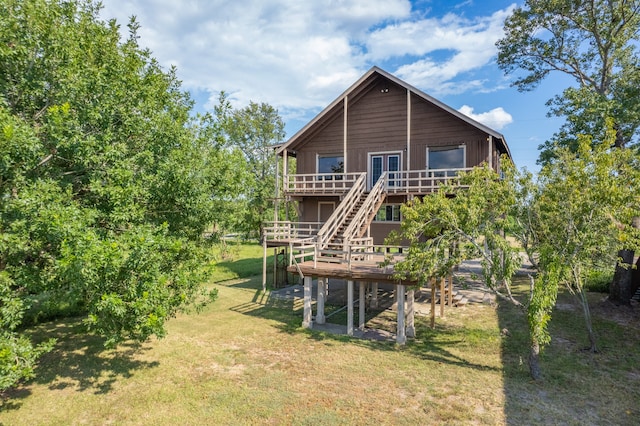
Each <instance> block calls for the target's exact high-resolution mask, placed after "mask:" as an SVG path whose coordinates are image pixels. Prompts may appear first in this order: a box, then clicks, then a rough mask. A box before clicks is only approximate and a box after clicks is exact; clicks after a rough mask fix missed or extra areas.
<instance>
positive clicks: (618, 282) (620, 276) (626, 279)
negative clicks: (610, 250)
mask: <svg viewBox="0 0 640 426" xmlns="http://www.w3.org/2000/svg"><path fill="white" fill-rule="evenodd" d="M633 254H634V252H633V250H626V249H625V250H620V251H619V252H618V259H619V260H618V262H616V272H615V273H614V274H613V281H612V282H611V286H610V287H609V300H610V301H612V302H613V303H615V304H617V305H629V304H630V303H631V297H632V296H633V291H632V287H633V269H631V265H632V264H633Z"/></svg>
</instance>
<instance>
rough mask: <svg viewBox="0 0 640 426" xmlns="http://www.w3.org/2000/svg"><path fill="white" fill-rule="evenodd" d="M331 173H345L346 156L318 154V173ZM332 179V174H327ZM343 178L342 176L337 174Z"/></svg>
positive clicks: (327, 177) (339, 177)
mask: <svg viewBox="0 0 640 426" xmlns="http://www.w3.org/2000/svg"><path fill="white" fill-rule="evenodd" d="M320 173H331V174H339V175H342V174H343V173H344V157H343V156H342V155H327V156H318V174H320ZM325 178H326V179H331V176H325ZM336 178H338V179H341V178H342V176H336Z"/></svg>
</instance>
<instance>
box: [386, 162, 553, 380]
mask: <svg viewBox="0 0 640 426" xmlns="http://www.w3.org/2000/svg"><path fill="white" fill-rule="evenodd" d="M503 163H504V170H503V172H504V176H503V177H501V176H500V175H499V174H498V173H496V172H495V171H494V170H491V169H490V168H489V167H487V166H484V167H478V168H475V169H473V170H472V171H470V172H469V173H466V174H464V175H462V176H461V178H460V186H455V185H449V184H447V185H442V186H440V187H439V191H438V192H436V193H433V194H430V195H428V196H425V197H424V198H423V199H422V200H420V199H415V200H414V201H412V202H411V203H410V204H408V205H405V206H403V207H402V215H403V220H402V226H401V228H402V237H404V238H405V239H407V240H408V241H409V242H410V247H409V251H408V253H407V257H406V259H405V260H404V261H402V262H400V263H399V264H398V265H396V271H397V273H398V275H399V276H401V277H403V276H410V277H411V278H413V279H417V280H419V281H421V282H426V281H427V280H428V279H429V278H430V277H435V278H439V277H444V276H445V275H448V274H450V273H451V270H452V268H453V267H454V266H455V265H458V264H460V263H461V262H462V261H464V260H468V259H475V258H479V259H480V261H481V266H482V277H483V279H484V282H485V284H486V285H487V287H488V288H489V289H491V290H492V291H493V292H494V293H495V294H497V295H498V296H499V297H500V298H502V299H504V300H507V301H509V302H510V303H513V304H514V305H515V306H518V307H520V308H522V309H523V311H525V312H526V313H527V316H528V318H529V331H530V336H531V346H530V358H529V359H530V371H531V374H532V376H533V377H534V378H536V379H538V378H540V368H539V365H538V356H539V352H540V349H541V347H542V346H544V345H545V344H547V343H548V333H547V329H546V325H547V323H548V319H549V318H550V312H551V309H552V308H553V306H554V304H555V298H556V294H557V291H548V290H549V287H548V286H547V287H545V286H541V285H537V283H536V281H534V280H533V278H532V279H531V289H530V296H529V299H528V300H524V301H523V300H519V299H518V298H517V297H515V296H514V294H513V292H512V279H513V276H514V274H515V272H516V271H517V270H518V268H520V266H521V264H522V258H521V255H520V253H519V249H518V248H517V247H514V246H513V245H512V244H511V243H510V242H509V240H508V239H507V238H506V234H505V230H506V229H507V228H509V227H510V225H509V216H510V214H511V213H512V212H513V211H514V210H516V206H517V205H518V203H519V200H518V197H519V195H521V194H523V193H524V192H523V191H522V190H519V189H518V188H520V186H519V185H518V184H517V182H516V180H517V179H518V174H517V172H516V170H515V168H514V167H513V166H512V165H511V164H510V163H509V162H508V161H504V162H503ZM528 179H530V175H528V176H527V177H526V178H525V179H524V180H525V183H526V182H528ZM528 187H529V185H525V188H528Z"/></svg>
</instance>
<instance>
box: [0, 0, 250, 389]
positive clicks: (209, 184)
mask: <svg viewBox="0 0 640 426" xmlns="http://www.w3.org/2000/svg"><path fill="white" fill-rule="evenodd" d="M99 9H100V5H99V3H97V2H94V1H92V0H67V1H62V0H53V1H51V0H0V16H2V19H0V280H1V282H0V299H1V302H0V315H1V317H0V374H2V376H1V377H0V388H6V387H9V386H12V385H14V384H15V383H17V382H18V381H19V380H20V379H21V378H25V377H29V375H30V374H31V372H32V368H33V363H34V362H35V359H36V358H37V356H38V355H39V354H40V353H42V351H44V350H47V349H48V348H50V347H51V344H48V345H39V346H35V347H34V346H33V345H32V344H31V343H30V342H29V341H28V340H27V339H26V338H25V337H23V336H21V335H20V327H21V324H24V323H25V321H27V322H33V321H38V320H42V319H46V318H50V317H51V316H52V315H58V314H64V313H65V312H60V310H61V308H60V307H61V306H70V307H72V310H73V313H83V314H84V315H85V316H86V320H85V323H86V325H87V326H88V328H89V329H90V330H93V331H95V332H97V333H99V334H101V335H102V336H104V337H105V339H106V344H108V345H113V344H116V343H118V342H120V341H122V340H124V339H135V340H144V339H147V338H148V337H149V336H151V335H156V336H163V335H164V334H165V333H166V328H165V322H166V321H167V320H168V319H169V318H171V317H172V316H174V315H175V314H176V313H177V312H179V311H183V310H185V309H189V308H191V307H198V306H201V304H202V303H207V302H208V301H211V300H213V298H215V292H209V291H206V290H205V289H204V288H203V287H202V286H201V282H202V281H203V279H204V276H205V274H206V268H205V267H203V266H202V265H207V264H208V262H207V260H208V258H209V254H208V253H209V252H210V250H208V249H207V246H206V243H207V242H206V241H205V240H204V239H203V237H202V235H203V231H204V230H205V229H206V228H207V227H209V226H210V225H211V224H212V223H216V222H217V221H219V220H220V217H221V216H222V215H223V214H224V208H225V206H226V205H227V204H228V202H227V200H229V199H234V198H236V195H235V193H234V191H236V190H237V188H238V186H239V185H238V184H237V183H236V182H237V180H238V179H234V177H235V176H237V173H236V170H235V168H234V167H233V165H232V164H230V163H229V162H228V161H227V154H228V153H227V152H226V151H225V150H224V149H223V145H224V140H223V137H222V135H221V133H220V129H219V128H218V127H217V126H216V123H215V122H214V120H213V119H212V117H209V116H203V117H193V116H192V114H191V108H192V101H191V100H190V99H189V96H188V94H186V93H185V92H183V91H181V89H180V82H179V81H178V80H177V78H176V75H175V69H171V70H168V71H165V70H163V69H162V68H161V67H160V66H159V64H158V63H157V62H156V60H155V59H153V57H152V56H151V53H150V52H149V51H148V50H144V49H141V48H140V47H139V45H138V42H137V40H138V35H137V29H138V25H137V23H136V22H135V21H134V20H131V22H130V23H129V29H130V35H129V37H128V38H127V39H125V40H122V39H121V37H120V34H119V28H118V24H117V23H116V22H115V21H114V20H112V21H109V22H104V21H102V20H101V19H100V18H99V14H98V12H99ZM27 309H28V312H29V316H28V317H25V312H27ZM18 359H19V360H20V361H19V362H18V361H16V360H18Z"/></svg>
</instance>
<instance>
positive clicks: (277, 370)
mask: <svg viewBox="0 0 640 426" xmlns="http://www.w3.org/2000/svg"><path fill="white" fill-rule="evenodd" d="M242 253H243V254H242V256H243V257H244V260H243V261H240V262H236V263H233V262H226V263H223V264H221V265H218V266H219V267H218V268H217V269H216V274H218V276H217V279H216V280H214V281H217V280H218V279H221V277H226V276H228V275H233V274H236V276H238V277H240V276H244V278H235V279H233V280H231V281H222V282H216V283H212V284H210V285H212V286H215V287H216V288H218V290H219V299H218V300H217V301H216V302H215V303H214V304H212V305H211V306H209V307H208V308H207V309H206V310H205V311H204V312H202V313H200V314H192V315H181V316H179V317H177V318H176V319H174V320H172V321H171V322H170V323H169V334H168V336H167V337H166V338H164V339H162V340H152V341H150V342H148V343H146V344H144V345H141V346H138V347H136V346H127V345H124V346H122V347H120V348H119V349H118V350H116V351H104V350H103V349H102V342H101V341H100V340H99V339H96V338H93V337H86V336H80V337H79V335H77V334H76V333H75V330H76V329H77V328H78V327H79V320H66V321H58V322H54V323H48V324H45V325H42V326H40V327H38V328H36V329H34V330H33V333H34V335H35V336H36V337H39V338H43V337H45V336H53V337H57V338H58V345H57V347H56V349H55V350H54V352H52V353H50V354H48V355H46V356H45V357H44V358H43V359H42V362H41V363H40V366H39V368H38V371H37V374H38V377H37V378H36V379H35V380H33V381H32V382H30V383H28V384H26V385H24V386H22V387H21V388H19V389H17V390H15V391H12V392H9V393H8V394H7V395H5V400H4V404H3V406H2V411H1V412H0V422H1V423H2V424H7V425H36V424H60V425H66V424H154V425H156V424H166V425H174V424H194V425H196V424H238V425H244V424H295V425H298V424H300V425H303V424H314V425H315V424H331V425H335V424H382V425H386V424H411V425H416V424H576V425H578V424H580V425H582V424H637V422H638V416H639V415H640V410H639V409H638V402H639V400H640V399H639V397H640V367H639V365H640V363H639V362H640V345H639V342H640V339H639V337H640V332H639V330H640V326H639V325H640V320H639V319H638V315H637V314H636V313H635V312H631V311H627V310H624V311H622V313H620V312H617V311H616V315H615V317H614V319H615V320H612V319H603V317H602V316H603V315H604V314H606V316H607V317H611V313H610V312H609V308H607V305H606V304H602V303H601V302H600V300H599V299H600V298H602V295H599V294H594V295H592V296H593V299H594V303H593V307H594V309H593V310H594V320H595V326H596V332H597V333H598V336H599V338H600V342H599V343H600V347H601V348H602V351H601V352H600V353H598V354H595V355H594V354H591V353H589V352H587V351H584V350H583V348H584V347H585V346H587V339H586V335H585V333H584V332H583V325H582V322H581V321H582V318H581V316H580V310H579V309H577V308H575V307H574V306H573V305H572V304H571V303H570V299H567V297H566V296H563V297H562V298H561V300H560V305H559V308H558V309H557V310H556V312H555V313H554V319H553V321H552V332H553V336H554V340H553V343H552V345H551V347H550V348H549V349H548V350H547V351H545V352H544V354H543V356H542V367H543V369H544V374H545V381H544V383H533V382H531V381H530V379H529V377H528V374H527V366H526V358H525V357H526V333H525V331H524V329H523V326H524V319H523V318H522V316H521V314H520V313H519V312H518V311H517V310H515V309H513V308H511V307H510V306H503V305H499V306H488V305H471V306H466V307H463V308H454V309H450V310H447V316H446V317H445V318H442V319H440V318H438V319H437V327H436V329H435V330H431V329H430V328H428V327H427V321H426V319H425V318H418V320H417V334H418V335H417V338H416V339H415V340H411V341H409V343H408V344H407V345H406V346H405V347H400V346H397V345H395V344H393V343H387V342H373V341H363V340H354V339H348V338H346V337H344V336H333V335H328V334H323V333H318V332H314V331H309V330H303V329H302V328H301V327H300V323H301V318H302V315H301V312H300V310H299V308H300V307H299V306H298V305H296V306H293V305H291V304H288V303H284V302H280V303H273V302H272V301H271V300H270V299H269V297H268V294H266V295H265V294H263V293H262V292H261V291H260V289H261V277H260V276H255V275H254V276H246V275H244V274H246V271H253V272H251V273H252V274H253V273H254V272H255V271H256V270H257V271H258V273H260V271H261V267H262V259H261V254H262V251H261V248H260V247H259V246H250V247H242ZM238 255H239V254H238ZM247 259H250V260H247ZM256 265H257V266H256ZM255 268H257V269H255ZM625 311H626V312H625ZM383 315H385V314H383ZM378 321H381V320H380V319H378ZM504 329H507V330H508V332H506V331H504V332H502V330H504Z"/></svg>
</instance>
